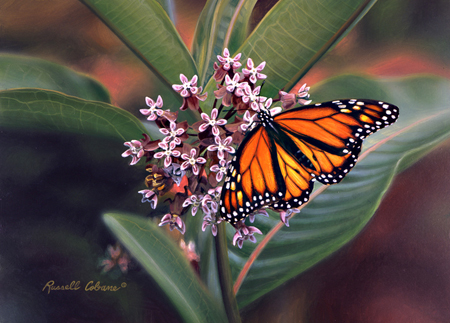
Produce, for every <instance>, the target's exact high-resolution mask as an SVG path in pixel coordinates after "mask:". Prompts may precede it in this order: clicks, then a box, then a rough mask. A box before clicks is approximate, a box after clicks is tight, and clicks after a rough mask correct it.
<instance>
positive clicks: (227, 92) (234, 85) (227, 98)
mask: <svg viewBox="0 0 450 323" xmlns="http://www.w3.org/2000/svg"><path fill="white" fill-rule="evenodd" d="M240 79H241V77H240V74H239V73H236V74H234V76H233V78H231V77H229V76H228V75H225V84H226V86H222V87H220V88H219V89H218V90H217V91H214V95H215V97H216V99H222V104H223V105H224V106H226V107H229V106H230V105H231V102H232V98H233V94H234V92H235V90H236V91H237V89H238V88H239V87H243V86H245V85H246V84H247V82H243V83H239V81H240Z"/></svg>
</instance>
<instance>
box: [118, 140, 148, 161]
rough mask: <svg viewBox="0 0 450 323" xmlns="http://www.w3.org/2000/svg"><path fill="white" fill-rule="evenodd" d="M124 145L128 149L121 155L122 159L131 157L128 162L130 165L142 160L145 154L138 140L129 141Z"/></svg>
mask: <svg viewBox="0 0 450 323" xmlns="http://www.w3.org/2000/svg"><path fill="white" fill-rule="evenodd" d="M124 145H125V146H128V147H130V148H129V149H127V150H126V151H125V152H124V153H123V154H122V157H128V156H131V157H132V160H131V162H130V165H135V164H137V162H138V161H139V160H140V159H141V158H142V156H144V153H145V151H144V149H143V146H142V142H140V141H139V140H131V141H127V142H125V143H124Z"/></svg>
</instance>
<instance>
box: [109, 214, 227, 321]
mask: <svg viewBox="0 0 450 323" xmlns="http://www.w3.org/2000/svg"><path fill="white" fill-rule="evenodd" d="M103 219H104V221H105V223H106V224H107V225H108V227H109V228H110V229H111V230H112V231H113V232H114V234H115V235H116V236H117V237H118V238H119V239H120V241H121V243H122V244H123V245H124V246H125V247H126V248H127V249H128V250H129V251H130V252H131V254H132V255H133V256H134V257H135V258H136V259H137V260H138V261H139V262H140V263H141V265H142V266H143V267H144V268H145V270H147V272H148V273H149V274H150V275H151V276H152V277H153V279H154V280H155V281H156V282H157V283H158V285H159V286H160V287H161V289H162V290H163V291H164V292H165V293H166V295H167V297H168V298H169V299H170V300H171V301H172V304H173V306H174V307H175V308H176V309H177V310H178V313H179V315H180V316H181V317H182V318H183V320H184V321H185V322H226V314H225V312H223V310H222V307H221V306H220V305H219V304H217V303H216V302H215V301H213V299H212V297H211V295H210V294H209V292H208V291H207V290H206V288H204V286H203V285H202V284H201V283H200V280H199V278H198V277H197V276H196V275H195V273H194V272H193V270H192V268H191V266H190V264H189V262H188V261H187V259H186V258H185V257H184V256H183V254H182V252H181V249H180V248H179V247H177V246H176V245H175V243H174V242H173V241H172V240H170V239H169V238H168V237H167V236H166V235H165V233H164V231H163V230H162V229H161V228H159V227H158V226H156V225H155V224H153V223H152V222H150V221H149V220H148V219H145V218H140V217H135V216H130V215H124V214H119V213H109V214H105V215H104V217H103Z"/></svg>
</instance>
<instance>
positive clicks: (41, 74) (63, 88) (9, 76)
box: [0, 54, 111, 103]
mask: <svg viewBox="0 0 450 323" xmlns="http://www.w3.org/2000/svg"><path fill="white" fill-rule="evenodd" d="M25 87H33V88H40V89H46V90H54V91H59V92H62V93H65V94H68V95H73V96H77V97H80V98H82V99H86V100H92V101H102V102H107V103H110V102H111V99H110V97H109V93H108V91H107V90H106V88H105V87H104V86H103V85H102V84H101V83H99V82H97V81H96V80H94V79H92V78H90V77H88V76H86V75H83V74H80V73H77V72H75V71H73V70H71V69H69V68H67V67H64V66H62V65H58V64H55V63H52V62H49V61H46V60H43V59H38V58H32V57H26V56H19V55H7V54H2V55H0V90H9V89H14V88H25Z"/></svg>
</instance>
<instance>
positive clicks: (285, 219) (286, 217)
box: [280, 209, 300, 227]
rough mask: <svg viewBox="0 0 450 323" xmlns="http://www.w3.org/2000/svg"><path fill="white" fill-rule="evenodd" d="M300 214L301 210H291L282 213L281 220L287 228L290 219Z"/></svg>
mask: <svg viewBox="0 0 450 323" xmlns="http://www.w3.org/2000/svg"><path fill="white" fill-rule="evenodd" d="M295 213H300V210H299V209H289V210H287V211H281V212H280V219H281V222H283V223H284V224H285V225H286V226H287V227H288V226H289V219H290V218H291V217H292V216H293V215H294V214H295Z"/></svg>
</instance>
